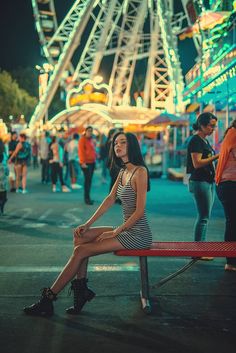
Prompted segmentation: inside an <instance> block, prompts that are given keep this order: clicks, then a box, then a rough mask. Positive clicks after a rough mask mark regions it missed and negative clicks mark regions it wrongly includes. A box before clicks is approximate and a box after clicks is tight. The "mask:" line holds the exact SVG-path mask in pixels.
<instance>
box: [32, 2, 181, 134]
mask: <svg viewBox="0 0 236 353" xmlns="http://www.w3.org/2000/svg"><path fill="white" fill-rule="evenodd" d="M55 5H56V4H55V3H54V0H32V6H33V12H34V17H35V23H36V29H37V32H38V35H39V40H40V44H41V47H42V52H43V55H44V56H45V58H46V60H47V61H48V63H49V64H51V65H52V66H53V68H54V69H53V71H52V74H51V75H50V78H49V81H48V85H47V88H46V90H45V92H44V94H43V96H42V97H41V99H40V101H39V103H38V105H37V107H36V109H35V111H34V114H33V116H32V118H31V121H30V127H31V128H33V127H34V126H35V124H36V123H37V122H38V121H40V120H42V119H43V117H44V116H45V113H46V111H47V109H48V108H49V106H50V104H51V101H52V99H53V97H54V95H55V93H56V90H57V89H58V87H59V86H60V85H61V86H63V87H64V88H65V86H66V84H67V82H68V77H69V78H70V85H72V86H73V83H81V82H82V81H84V80H93V79H94V77H95V76H97V75H99V74H100V70H101V67H102V65H103V67H104V62H105V65H107V63H109V65H107V66H109V67H110V71H109V73H108V82H107V85H108V86H109V90H110V92H112V99H111V100H110V104H111V105H112V106H129V105H130V104H131V98H132V97H131V92H132V84H133V81H134V78H135V76H136V75H137V74H140V72H141V74H142V76H143V87H142V91H143V95H142V105H143V107H145V108H150V109H153V110H164V109H167V108H168V107H169V106H170V105H171V104H172V105H173V104H174V106H175V109H176V111H177V112H178V111H181V110H182V107H183V97H182V91H183V88H184V80H183V75H182V71H181V65H180V59H179V55H178V43H177V34H178V33H179V31H180V29H181V27H182V22H183V20H184V19H185V18H186V15H185V14H182V13H179V14H174V7H173V6H174V0H162V1H160V0H75V1H74V3H73V5H72V6H71V8H70V9H69V11H68V13H67V14H66V15H65V17H64V19H63V20H62V21H61V23H60V24H58V20H57V14H56V6H55ZM78 52H79V54H78ZM140 63H141V64H140Z"/></svg>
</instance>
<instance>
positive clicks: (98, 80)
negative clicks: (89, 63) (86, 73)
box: [93, 75, 103, 83]
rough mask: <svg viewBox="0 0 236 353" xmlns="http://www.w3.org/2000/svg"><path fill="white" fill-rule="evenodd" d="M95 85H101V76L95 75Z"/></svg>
mask: <svg viewBox="0 0 236 353" xmlns="http://www.w3.org/2000/svg"><path fill="white" fill-rule="evenodd" d="M93 81H94V82H95V83H101V82H102V81H103V77H102V76H101V75H96V76H95V77H94V79H93Z"/></svg>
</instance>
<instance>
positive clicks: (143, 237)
mask: <svg viewBox="0 0 236 353" xmlns="http://www.w3.org/2000/svg"><path fill="white" fill-rule="evenodd" d="M137 169H138V168H136V169H135V170H134V172H133V174H132V176H131V178H130V179H129V181H128V182H127V184H126V185H122V176H123V173H122V174H121V177H120V181H119V184H118V188H117V192H116V195H117V198H119V199H120V200H121V203H122V210H123V219H124V222H126V221H127V219H128V218H129V217H130V216H131V215H132V214H133V213H134V211H135V209H136V199H137V194H136V192H135V191H134V189H133V188H132V186H131V179H132V177H133V175H134V173H135V172H136V170H137ZM117 239H118V240H119V242H120V243H121V244H122V245H123V246H124V247H125V248H126V249H146V248H150V246H151V243H152V233H151V230H150V227H149V225H148V222H147V218H146V213H145V212H144V215H143V216H142V217H141V218H140V219H139V220H138V221H137V222H136V223H135V224H134V225H133V226H132V227H131V228H129V229H127V230H124V231H123V232H121V233H120V234H118V235H117Z"/></svg>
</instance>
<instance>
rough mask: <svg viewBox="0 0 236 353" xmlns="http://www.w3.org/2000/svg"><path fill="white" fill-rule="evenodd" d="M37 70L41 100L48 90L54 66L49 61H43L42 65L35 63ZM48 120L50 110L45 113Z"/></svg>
mask: <svg viewBox="0 0 236 353" xmlns="http://www.w3.org/2000/svg"><path fill="white" fill-rule="evenodd" d="M35 68H36V70H38V71H39V100H41V99H42V97H43V95H44V93H45V92H46V89H47V85H48V79H49V74H50V72H51V71H53V66H52V65H51V64H49V63H43V65H42V66H40V65H35ZM47 121H48V111H46V113H45V122H47Z"/></svg>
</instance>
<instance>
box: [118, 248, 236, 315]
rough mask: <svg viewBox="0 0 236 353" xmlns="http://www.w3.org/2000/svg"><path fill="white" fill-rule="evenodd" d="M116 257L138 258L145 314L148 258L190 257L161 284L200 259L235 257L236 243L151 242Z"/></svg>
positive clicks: (119, 252) (147, 298)
mask: <svg viewBox="0 0 236 353" xmlns="http://www.w3.org/2000/svg"><path fill="white" fill-rule="evenodd" d="M114 254H115V255H117V256H138V257H139V265H140V275H141V291H140V297H141V303H142V308H143V310H144V312H145V313H150V312H151V304H150V294H149V279H148V262H147V257H148V256H166V257H167V256H169V257H185V256H186V257H191V258H193V259H192V260H191V261H190V263H188V264H187V265H185V266H184V267H183V268H182V269H180V270H179V271H177V272H176V273H175V274H173V275H170V276H168V277H167V278H166V279H164V280H163V281H162V284H164V283H165V282H167V281H168V280H170V279H171V278H173V277H175V276H176V275H178V274H179V273H181V272H183V271H185V270H186V269H187V268H189V267H190V266H192V264H193V263H195V262H196V261H197V260H198V259H199V258H200V257H236V242H172V241H171V242H153V243H152V246H151V248H150V249H146V250H119V251H115V252H114Z"/></svg>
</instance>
